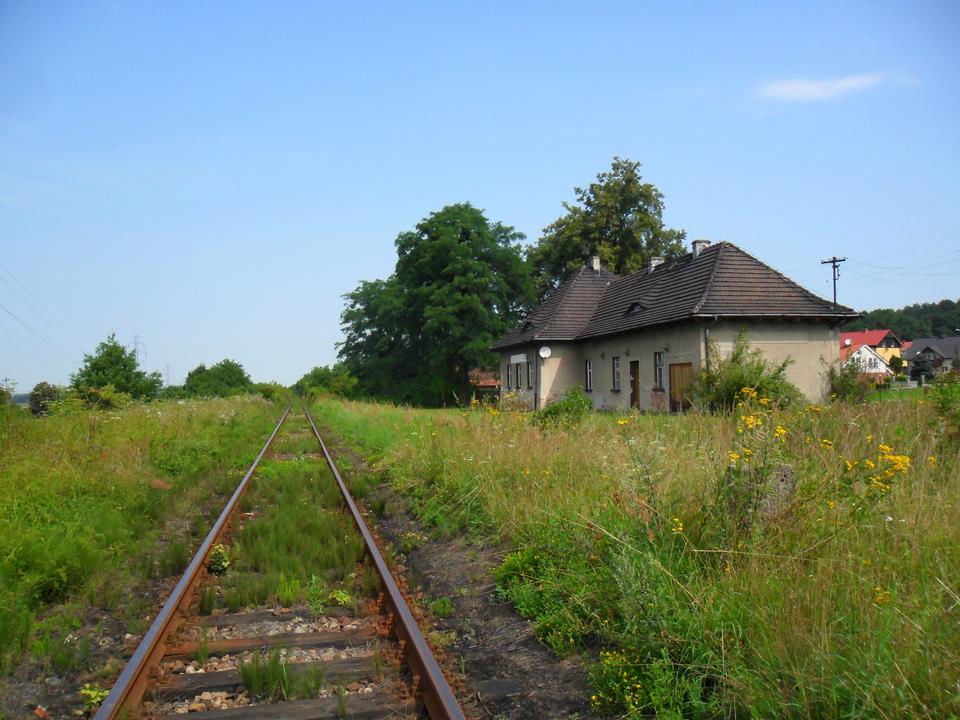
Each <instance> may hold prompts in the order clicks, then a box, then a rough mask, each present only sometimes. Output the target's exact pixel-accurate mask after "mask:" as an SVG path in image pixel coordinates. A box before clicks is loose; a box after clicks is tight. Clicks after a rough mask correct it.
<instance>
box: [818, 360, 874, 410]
mask: <svg viewBox="0 0 960 720" xmlns="http://www.w3.org/2000/svg"><path fill="white" fill-rule="evenodd" d="M827 382H829V383H830V396H831V397H832V398H834V399H835V400H839V401H840V402H849V403H861V402H863V401H864V400H865V399H866V397H867V395H869V394H870V391H871V390H873V383H872V382H871V381H870V379H869V377H867V376H866V375H864V373H863V371H862V370H861V369H860V366H859V365H857V364H856V363H843V364H841V365H840V366H839V367H838V366H837V365H830V366H829V367H828V368H827Z"/></svg>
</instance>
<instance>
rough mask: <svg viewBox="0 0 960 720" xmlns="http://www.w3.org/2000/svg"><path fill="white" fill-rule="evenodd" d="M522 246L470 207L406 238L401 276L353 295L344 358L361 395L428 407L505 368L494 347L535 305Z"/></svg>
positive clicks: (399, 243) (448, 210)
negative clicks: (475, 377) (477, 372)
mask: <svg viewBox="0 0 960 720" xmlns="http://www.w3.org/2000/svg"><path fill="white" fill-rule="evenodd" d="M522 238H523V235H522V234H521V233H519V232H517V231H516V230H514V229H513V228H512V227H509V226H507V225H503V224H501V223H499V222H490V221H489V220H488V219H487V218H486V216H485V215H484V214H483V212H482V211H481V210H478V209H477V208H475V207H473V206H472V205H470V204H469V203H459V204H455V205H448V206H446V207H444V208H443V209H442V210H440V211H439V212H435V213H431V214H430V215H429V216H428V217H426V218H424V219H423V220H422V221H421V222H420V223H419V224H417V226H416V228H415V229H414V230H412V231H408V232H403V233H400V235H398V236H397V239H396V242H395V245H396V248H397V263H396V268H395V271H394V273H393V274H392V275H391V276H390V277H389V278H387V279H386V280H373V281H365V282H361V283H360V285H359V286H358V287H357V289H356V290H354V291H353V292H350V293H347V294H346V295H345V296H344V297H345V299H346V300H347V307H346V309H345V310H344V311H343V314H342V315H341V324H342V326H343V330H344V336H345V338H344V341H343V342H342V343H341V344H340V346H339V353H340V357H341V359H342V360H343V364H344V366H345V367H346V369H347V370H349V372H350V373H351V374H352V375H354V376H355V377H356V378H357V380H358V383H359V390H361V391H362V392H364V393H368V394H371V395H378V396H383V397H390V398H393V399H395V400H400V401H405V402H417V403H421V404H445V403H448V402H451V401H454V400H455V399H459V400H460V401H464V400H466V399H467V398H468V397H469V388H470V381H469V375H468V373H469V371H470V370H471V368H477V367H479V368H489V367H492V366H493V365H494V364H495V363H496V356H495V355H494V354H493V353H491V352H490V351H489V350H488V348H489V347H490V345H491V344H492V343H493V342H494V341H495V340H496V339H497V338H498V337H499V336H500V335H502V334H503V333H504V332H505V331H506V330H507V329H508V328H509V327H510V326H512V325H513V324H515V323H516V322H517V320H518V319H519V317H520V314H521V313H522V312H523V311H525V310H526V309H527V308H528V307H529V306H530V304H531V303H532V302H533V300H534V294H533V282H532V278H531V276H530V272H529V267H528V265H527V264H526V263H525V262H524V261H523V259H522V256H521V251H520V245H519V242H520V240H521V239H522Z"/></svg>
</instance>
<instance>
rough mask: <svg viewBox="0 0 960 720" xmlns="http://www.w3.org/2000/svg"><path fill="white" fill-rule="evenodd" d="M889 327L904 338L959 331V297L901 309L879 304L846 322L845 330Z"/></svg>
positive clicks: (946, 334) (909, 338) (951, 333)
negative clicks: (878, 306)
mask: <svg viewBox="0 0 960 720" xmlns="http://www.w3.org/2000/svg"><path fill="white" fill-rule="evenodd" d="M876 328H889V329H890V330H893V331H894V332H895V333H896V334H897V335H899V336H900V337H901V338H903V339H904V340H912V339H913V338H918V337H943V336H949V335H960V300H958V301H954V300H941V301H940V302H936V303H918V304H916V305H907V306H906V307H904V308H901V309H899V310H893V309H891V308H879V309H877V310H870V311H869V312H868V311H864V313H863V316H862V317H860V318H858V319H857V320H853V321H851V322H849V323H847V325H845V326H844V328H843V329H844V330H873V329H876Z"/></svg>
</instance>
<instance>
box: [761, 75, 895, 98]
mask: <svg viewBox="0 0 960 720" xmlns="http://www.w3.org/2000/svg"><path fill="white" fill-rule="evenodd" d="M884 82H886V78H885V77H884V76H883V75H879V74H872V75H848V76H846V77H842V78H833V79H830V80H802V79H797V80H777V81H776V82H772V83H768V84H766V85H764V86H763V87H761V88H760V90H759V91H758V93H757V94H758V95H759V96H760V97H764V98H772V99H774V100H787V101H789V102H816V101H817V100H829V99H830V98H835V97H839V96H841V95H847V94H848V93H852V92H857V91H858V90H866V89H867V88H872V87H876V86H877V85H882V84H883V83H884Z"/></svg>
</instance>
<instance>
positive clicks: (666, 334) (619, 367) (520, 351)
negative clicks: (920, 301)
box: [491, 240, 857, 412]
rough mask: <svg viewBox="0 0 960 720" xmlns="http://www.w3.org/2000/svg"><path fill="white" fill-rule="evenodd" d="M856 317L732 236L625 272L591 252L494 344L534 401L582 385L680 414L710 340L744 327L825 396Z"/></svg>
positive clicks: (607, 396)
mask: <svg viewBox="0 0 960 720" xmlns="http://www.w3.org/2000/svg"><path fill="white" fill-rule="evenodd" d="M856 316H857V314H856V313H855V312H853V311H852V310H850V309H849V308H845V307H842V306H840V307H835V306H834V305H833V304H832V303H831V302H830V301H828V300H824V299H823V298H820V297H817V296H816V295H814V294H813V293H811V292H809V291H808V290H805V289H804V288H802V287H800V286H799V285H797V284H796V283H795V282H793V281H792V280H790V279H789V278H787V277H785V276H784V275H782V274H780V273H779V272H777V271H776V270H774V269H773V268H771V267H769V266H768V265H765V264H764V263H762V262H760V261H759V260H757V259H756V258H754V257H753V256H751V255H749V254H748V253H746V252H744V251H743V250H741V249H740V248H738V247H737V246H735V245H732V244H731V243H727V242H722V243H716V244H711V243H710V242H708V241H706V240H695V241H694V242H693V251H692V252H690V253H688V254H686V255H684V256H682V257H679V258H676V259H673V260H669V261H666V262H665V261H663V259H662V258H654V259H653V260H652V261H651V262H650V264H649V266H648V267H647V268H646V269H644V270H641V271H639V272H635V273H633V274H631V275H626V276H623V277H621V276H618V275H614V274H613V273H611V272H608V271H606V270H604V269H603V268H601V267H600V262H599V260H598V259H597V258H593V261H592V263H591V264H590V265H588V266H586V267H584V268H581V269H580V270H579V271H578V272H577V273H576V274H575V275H574V276H573V277H571V278H569V279H568V280H566V281H565V282H563V283H562V284H561V285H560V286H559V287H558V288H557V289H556V290H555V291H553V293H551V294H550V295H549V296H548V297H547V298H546V300H544V302H543V303H541V304H540V305H539V306H538V307H536V308H535V309H534V310H533V311H532V312H531V313H530V314H529V315H528V316H527V318H526V319H525V320H524V321H523V323H521V324H520V326H519V327H517V328H516V329H514V330H513V331H512V332H510V333H508V334H507V335H505V336H504V337H503V338H501V339H500V340H498V341H497V342H496V343H495V344H494V345H493V346H492V348H491V349H493V350H494V351H496V352H499V353H500V378H501V392H502V393H515V394H516V395H517V397H518V398H519V400H520V401H522V402H525V403H526V404H528V405H529V406H530V407H531V408H538V407H543V406H545V405H547V404H549V403H550V402H552V401H553V400H555V399H557V398H559V397H561V396H562V395H563V394H564V393H565V392H566V391H567V389H569V388H570V387H572V386H573V385H577V384H579V385H581V386H582V387H583V388H584V390H586V392H587V394H588V395H589V396H590V397H591V398H592V400H593V406H594V408H596V409H610V410H616V409H628V408H631V407H635V408H640V409H642V410H661V411H666V410H670V411H673V412H678V411H682V410H684V409H685V408H687V407H689V405H690V386H691V384H692V382H693V378H694V373H696V372H697V371H698V370H699V369H700V368H701V367H703V366H704V363H705V362H706V349H707V346H708V343H709V344H711V345H713V346H714V347H715V348H716V349H717V350H718V351H719V353H720V354H721V355H723V356H727V355H729V353H730V352H731V350H732V349H733V346H734V343H735V341H736V339H737V336H738V334H739V333H740V332H741V331H746V337H747V340H748V342H749V344H750V346H751V347H754V348H757V349H759V350H761V351H762V352H763V353H764V355H765V356H766V357H767V359H768V360H770V361H773V362H781V361H783V360H784V359H786V358H787V357H789V358H791V359H792V361H793V362H792V364H791V365H790V366H789V368H788V369H787V378H788V379H789V380H790V381H791V382H792V383H794V384H795V385H796V386H797V387H798V388H800V390H801V392H803V394H804V395H806V396H807V397H808V398H809V399H810V400H821V399H823V398H824V397H825V396H826V394H827V392H828V386H827V382H826V377H825V369H826V368H827V367H828V366H830V365H833V364H835V363H836V362H837V361H838V356H839V331H838V326H839V325H840V324H841V323H842V322H844V321H846V320H848V319H850V318H851V317H856Z"/></svg>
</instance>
